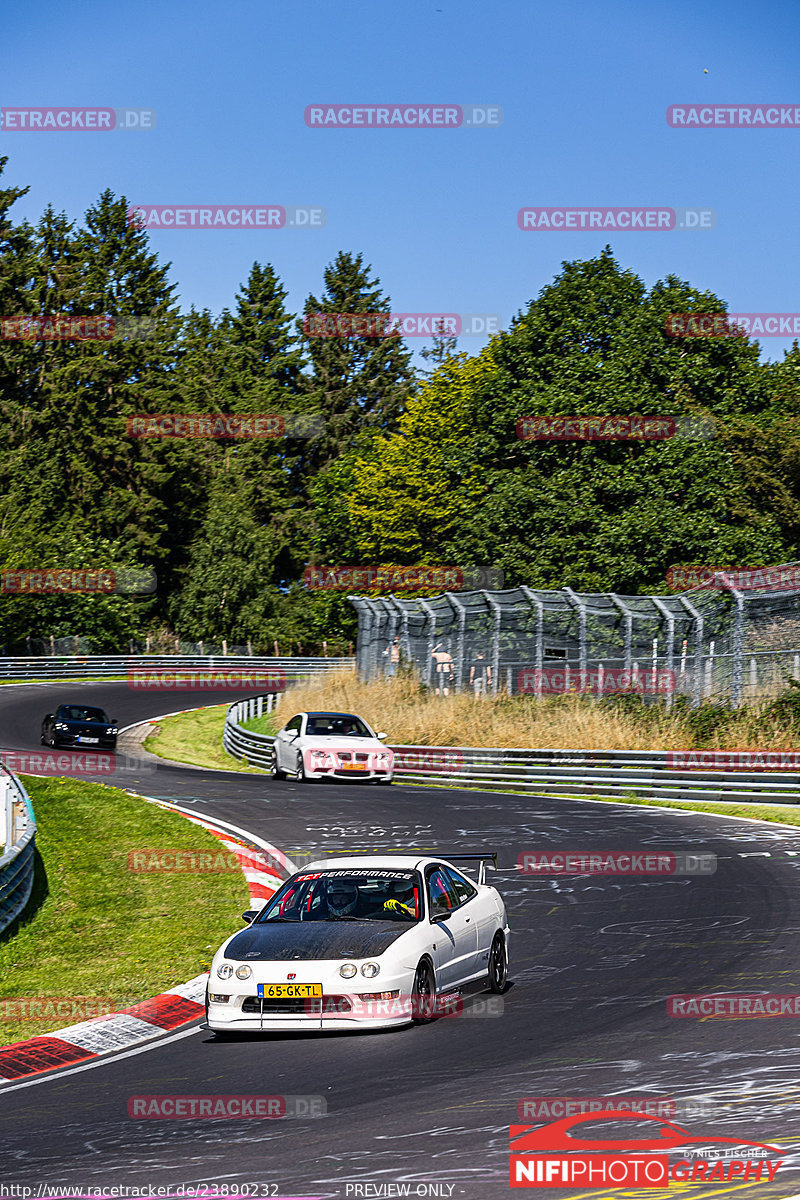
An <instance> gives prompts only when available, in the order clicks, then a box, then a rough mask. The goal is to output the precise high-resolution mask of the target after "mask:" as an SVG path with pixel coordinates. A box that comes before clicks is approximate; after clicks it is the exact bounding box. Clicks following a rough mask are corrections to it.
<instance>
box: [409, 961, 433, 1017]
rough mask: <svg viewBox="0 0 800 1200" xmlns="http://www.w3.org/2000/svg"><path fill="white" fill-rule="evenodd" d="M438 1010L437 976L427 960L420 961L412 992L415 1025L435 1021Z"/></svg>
mask: <svg viewBox="0 0 800 1200" xmlns="http://www.w3.org/2000/svg"><path fill="white" fill-rule="evenodd" d="M435 1009H436V976H435V975H434V972H433V967H432V966H431V963H430V961H429V960H428V959H427V958H423V959H420V961H419V963H418V965H417V969H416V971H415V973H414V988H413V990H412V992H411V1012H412V1014H413V1018H414V1024H415V1025H427V1024H428V1022H429V1021H432V1020H433V1019H434V1011H435Z"/></svg>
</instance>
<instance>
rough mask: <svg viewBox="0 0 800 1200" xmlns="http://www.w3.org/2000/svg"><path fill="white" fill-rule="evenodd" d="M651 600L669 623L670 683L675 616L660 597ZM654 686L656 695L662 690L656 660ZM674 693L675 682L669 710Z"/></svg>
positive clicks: (669, 693)
mask: <svg viewBox="0 0 800 1200" xmlns="http://www.w3.org/2000/svg"><path fill="white" fill-rule="evenodd" d="M651 599H652V601H653V603H654V604H655V606H656V608H657V609H658V611H659V612H660V613H661V614H662V615H663V616H664V617H665V618H666V622H667V665H666V669H667V672H668V673H669V674H668V680H667V682H669V679H670V678H671V676H672V675H673V674H674V671H675V614H674V613H673V612H672V611H671V609H669V608H667V606H666V604H665V603H664V601H663V600H661V599H660V597H658V596H652V597H651ZM654 686H655V689H656V693H658V692H659V690H660V689H659V686H658V661H657V660H656V677H655V680H654ZM674 691H675V682H674V680H673V681H672V684H671V686H670V689H669V691H668V692H667V708H672V699H673V693H674Z"/></svg>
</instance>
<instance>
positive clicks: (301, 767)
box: [297, 754, 322, 783]
mask: <svg viewBox="0 0 800 1200" xmlns="http://www.w3.org/2000/svg"><path fill="white" fill-rule="evenodd" d="M297 781H298V783H321V782H322V778H321V776H319V775H309V774H307V772H306V767H305V763H304V762H303V756H302V754H301V755H300V762H299V764H298V767H297Z"/></svg>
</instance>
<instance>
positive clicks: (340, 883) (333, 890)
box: [255, 867, 421, 924]
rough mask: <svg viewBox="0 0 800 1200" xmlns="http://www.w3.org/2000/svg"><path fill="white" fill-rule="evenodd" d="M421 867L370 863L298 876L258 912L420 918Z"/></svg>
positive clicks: (280, 917)
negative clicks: (395, 867) (402, 868)
mask: <svg viewBox="0 0 800 1200" xmlns="http://www.w3.org/2000/svg"><path fill="white" fill-rule="evenodd" d="M420 888H421V883H420V877H419V875H418V873H417V872H416V871H394V870H391V869H386V870H381V869H378V868H374V869H370V868H368V867H365V868H364V869H363V870H362V869H359V868H353V869H352V870H341V871H314V872H311V873H303V874H302V875H295V877H294V878H293V879H290V880H289V881H288V882H287V883H285V884H284V885H283V887H282V888H281V890H280V891H279V892H277V893H276V895H275V896H274V897H273V899H272V900H271V902H270V903H269V904H268V905H267V906H266V907H265V908H263V909H262V910H261V913H260V914H259V916H258V917H256V921H255V923H256V924H259V923H265V922H268V921H348V920H349V921H406V922H409V923H411V922H414V921H418V920H419V919H420V916H421V911H420V896H421V891H420Z"/></svg>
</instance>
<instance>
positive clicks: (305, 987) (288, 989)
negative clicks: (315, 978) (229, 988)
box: [258, 983, 322, 1000]
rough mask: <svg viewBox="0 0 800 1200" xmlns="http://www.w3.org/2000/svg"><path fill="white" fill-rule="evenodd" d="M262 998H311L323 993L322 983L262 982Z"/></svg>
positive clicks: (260, 986)
mask: <svg viewBox="0 0 800 1200" xmlns="http://www.w3.org/2000/svg"><path fill="white" fill-rule="evenodd" d="M258 995H259V997H260V999H262V1000H310V999H313V998H314V997H316V996H321V995H322V984H321V983H260V984H259V985H258Z"/></svg>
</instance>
